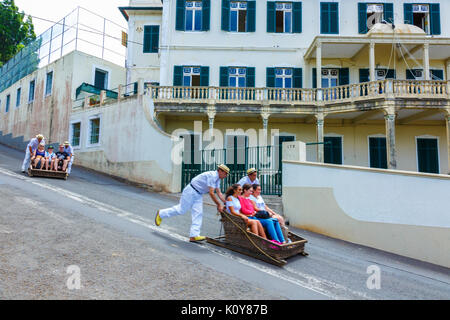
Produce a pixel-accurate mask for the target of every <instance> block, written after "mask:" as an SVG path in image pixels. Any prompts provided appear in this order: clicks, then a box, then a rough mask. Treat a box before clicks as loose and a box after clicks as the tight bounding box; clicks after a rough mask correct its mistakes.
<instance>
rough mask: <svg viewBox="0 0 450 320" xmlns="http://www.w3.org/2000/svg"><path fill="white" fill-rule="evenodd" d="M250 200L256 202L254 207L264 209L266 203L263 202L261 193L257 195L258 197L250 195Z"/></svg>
mask: <svg viewBox="0 0 450 320" xmlns="http://www.w3.org/2000/svg"><path fill="white" fill-rule="evenodd" d="M250 200H252V201H254V202H255V203H256V207H257V208H258V209H259V210H266V203H265V202H264V200H263V198H262V197H261V195H259V196H258V197H255V196H254V195H252V194H251V195H250Z"/></svg>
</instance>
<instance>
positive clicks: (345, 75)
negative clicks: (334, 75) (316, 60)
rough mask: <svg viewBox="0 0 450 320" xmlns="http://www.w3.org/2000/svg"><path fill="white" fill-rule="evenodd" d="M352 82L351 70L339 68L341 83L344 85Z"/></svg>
mask: <svg viewBox="0 0 450 320" xmlns="http://www.w3.org/2000/svg"><path fill="white" fill-rule="evenodd" d="M349 83H350V70H349V69H348V68H340V69H339V85H340V86H344V85H347V84H349Z"/></svg>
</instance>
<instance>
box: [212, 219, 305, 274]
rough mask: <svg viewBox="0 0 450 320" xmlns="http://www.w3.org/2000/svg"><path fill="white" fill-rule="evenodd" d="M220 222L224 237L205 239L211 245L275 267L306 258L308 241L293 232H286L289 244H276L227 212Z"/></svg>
mask: <svg viewBox="0 0 450 320" xmlns="http://www.w3.org/2000/svg"><path fill="white" fill-rule="evenodd" d="M220 215H221V222H222V224H223V228H224V231H225V236H221V237H218V238H208V237H207V238H206V241H208V242H209V243H211V244H214V245H217V246H220V247H224V248H227V249H230V250H233V251H236V252H239V253H242V254H245V255H248V256H251V257H254V258H256V259H259V260H262V261H265V262H268V263H271V264H273V265H276V266H279V267H281V266H284V265H285V264H286V263H287V261H286V260H285V259H287V258H289V257H292V256H295V255H298V254H300V255H303V256H307V255H308V254H307V253H306V252H305V243H307V242H308V241H307V240H305V239H303V238H302V237H300V236H298V235H296V234H295V233H293V232H290V231H289V232H287V236H288V237H289V239H290V240H291V242H290V243H286V244H276V243H273V242H272V241H270V240H267V239H264V238H262V237H260V236H258V235H256V234H254V233H252V232H250V231H247V226H246V224H245V222H244V220H243V219H242V218H241V217H237V216H234V215H231V214H229V213H227V212H220Z"/></svg>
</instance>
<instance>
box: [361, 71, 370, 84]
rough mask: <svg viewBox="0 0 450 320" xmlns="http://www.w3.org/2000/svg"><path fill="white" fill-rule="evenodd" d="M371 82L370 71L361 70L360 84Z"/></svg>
mask: <svg viewBox="0 0 450 320" xmlns="http://www.w3.org/2000/svg"><path fill="white" fill-rule="evenodd" d="M369 81H370V71H369V69H359V83H363V82H369Z"/></svg>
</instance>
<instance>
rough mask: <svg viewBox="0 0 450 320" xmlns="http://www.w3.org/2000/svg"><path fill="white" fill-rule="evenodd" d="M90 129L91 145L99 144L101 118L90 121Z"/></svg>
mask: <svg viewBox="0 0 450 320" xmlns="http://www.w3.org/2000/svg"><path fill="white" fill-rule="evenodd" d="M89 127H90V130H89V144H91V145H93V144H98V143H99V142H100V118H93V119H90V121H89Z"/></svg>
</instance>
